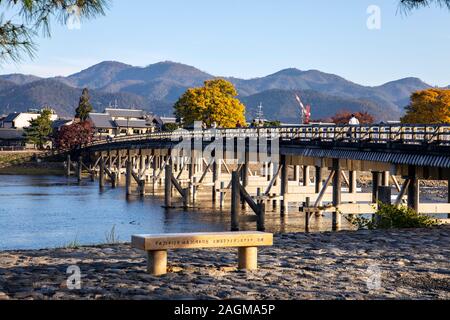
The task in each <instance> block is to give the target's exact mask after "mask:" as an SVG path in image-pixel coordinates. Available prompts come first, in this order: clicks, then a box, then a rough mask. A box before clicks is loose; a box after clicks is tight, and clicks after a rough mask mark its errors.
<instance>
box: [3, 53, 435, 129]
mask: <svg viewBox="0 0 450 320" xmlns="http://www.w3.org/2000/svg"><path fill="white" fill-rule="evenodd" d="M214 78H216V76H214V75H211V74H208V73H206V72H204V71H201V70H199V69H196V68H194V67H192V66H188V65H185V64H181V63H174V62H170V61H165V62H159V63H156V64H152V65H149V66H147V67H135V66H131V65H128V64H124V63H120V62H115V61H105V62H101V63H99V64H96V65H94V66H92V67H89V68H87V69H85V70H82V71H80V72H78V73H75V74H73V75H70V76H68V77H55V78H49V79H42V78H39V77H35V76H30V75H20V74H14V75H0V114H2V113H7V112H10V111H11V110H13V109H14V111H20V110H24V109H25V110H26V109H28V108H31V107H35V108H36V107H41V106H42V105H50V106H52V107H54V108H55V109H56V110H57V111H58V112H60V113H61V114H62V115H72V114H73V111H74V109H75V108H76V106H77V103H78V98H79V96H80V93H81V90H80V89H81V88H84V87H88V88H89V89H90V90H91V96H92V102H93V105H94V108H95V109H97V110H98V111H101V110H102V109H104V108H105V107H107V106H108V105H109V104H110V103H115V102H116V100H117V103H118V104H119V105H120V106H123V107H136V108H143V109H145V110H148V111H153V112H157V113H159V114H165V115H169V114H171V113H172V112H173V111H172V109H171V106H173V104H174V102H176V100H177V99H178V98H179V97H180V95H182V94H183V92H184V91H185V90H186V89H188V88H190V87H197V86H201V85H202V84H203V82H204V81H205V80H209V79H214ZM225 79H227V80H229V81H231V82H232V83H233V84H234V85H235V86H236V88H237V90H238V92H239V99H240V100H241V101H242V102H243V103H244V104H246V106H247V111H248V117H249V118H251V116H252V114H254V110H255V109H256V106H257V105H259V103H263V105H264V112H265V113H266V115H268V116H269V117H270V118H271V119H280V120H282V121H285V122H292V123H294V122H298V105H297V103H296V101H295V94H300V95H301V96H302V98H303V100H304V102H305V103H308V104H311V105H312V111H313V118H315V119H317V118H324V117H330V116H332V115H334V114H335V113H336V112H338V111H340V110H344V109H345V110H349V111H355V112H356V111H368V112H370V113H372V114H374V115H375V116H376V117H377V119H378V120H394V118H395V119H397V118H398V117H400V116H401V114H402V113H403V107H404V106H405V105H407V103H408V101H409V97H410V95H411V93H412V92H414V91H417V90H422V89H427V88H431V86H430V85H428V84H427V83H425V82H423V81H421V80H420V79H418V78H405V79H400V80H396V81H391V82H388V83H386V84H383V85H381V86H375V87H370V86H363V85H360V84H357V83H354V82H351V81H348V80H346V79H344V78H342V77H340V76H338V75H334V74H329V73H324V72H321V71H318V70H308V71H301V70H298V69H295V68H290V69H285V70H281V71H279V72H276V73H274V74H271V75H268V76H266V77H260V78H254V79H239V78H225Z"/></svg>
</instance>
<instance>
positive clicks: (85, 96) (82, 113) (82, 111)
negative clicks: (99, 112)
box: [75, 88, 92, 121]
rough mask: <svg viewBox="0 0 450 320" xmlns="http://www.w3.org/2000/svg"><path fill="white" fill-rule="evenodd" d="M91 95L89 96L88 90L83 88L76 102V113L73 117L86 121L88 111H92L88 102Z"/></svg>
mask: <svg viewBox="0 0 450 320" xmlns="http://www.w3.org/2000/svg"><path fill="white" fill-rule="evenodd" d="M90 99H91V97H90V96H89V90H88V89H87V88H84V89H83V93H82V94H81V97H80V102H79V103H78V108H77V109H76V110H75V112H76V115H75V118H78V119H80V120H81V121H86V119H87V118H88V116H89V113H91V112H92V105H91V102H90Z"/></svg>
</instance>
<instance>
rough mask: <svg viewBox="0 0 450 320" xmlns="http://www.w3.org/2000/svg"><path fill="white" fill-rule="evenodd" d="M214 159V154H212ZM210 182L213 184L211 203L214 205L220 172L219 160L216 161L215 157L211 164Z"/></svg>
mask: <svg viewBox="0 0 450 320" xmlns="http://www.w3.org/2000/svg"><path fill="white" fill-rule="evenodd" d="M214 157H215V154H214ZM212 167H213V168H212V169H213V170H212V182H213V186H212V201H213V204H214V205H215V204H216V203H217V188H218V187H219V175H220V171H221V167H222V166H221V164H220V159H218V158H217V157H215V159H214V162H213V164H212Z"/></svg>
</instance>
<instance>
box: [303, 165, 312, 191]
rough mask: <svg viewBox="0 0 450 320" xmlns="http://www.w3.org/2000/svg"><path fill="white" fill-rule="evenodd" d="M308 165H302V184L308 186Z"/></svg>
mask: <svg viewBox="0 0 450 320" xmlns="http://www.w3.org/2000/svg"><path fill="white" fill-rule="evenodd" d="M309 169H310V168H309V166H303V186H304V187H308V186H309V184H310V183H311V177H310V170H309Z"/></svg>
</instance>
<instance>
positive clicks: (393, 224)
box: [345, 203, 440, 230]
mask: <svg viewBox="0 0 450 320" xmlns="http://www.w3.org/2000/svg"><path fill="white" fill-rule="evenodd" d="M375 215H376V218H375V219H368V218H364V217H361V216H358V217H355V216H345V218H346V219H347V220H348V221H349V222H350V223H351V224H352V225H354V226H355V227H357V228H358V230H364V229H368V230H377V229H410V228H431V227H434V226H438V225H440V223H439V221H438V220H436V219H432V218H430V217H428V216H425V215H421V214H419V213H417V212H416V211H414V210H413V209H411V208H407V207H397V206H394V205H391V204H383V203H379V206H378V211H377V212H376V213H375Z"/></svg>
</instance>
